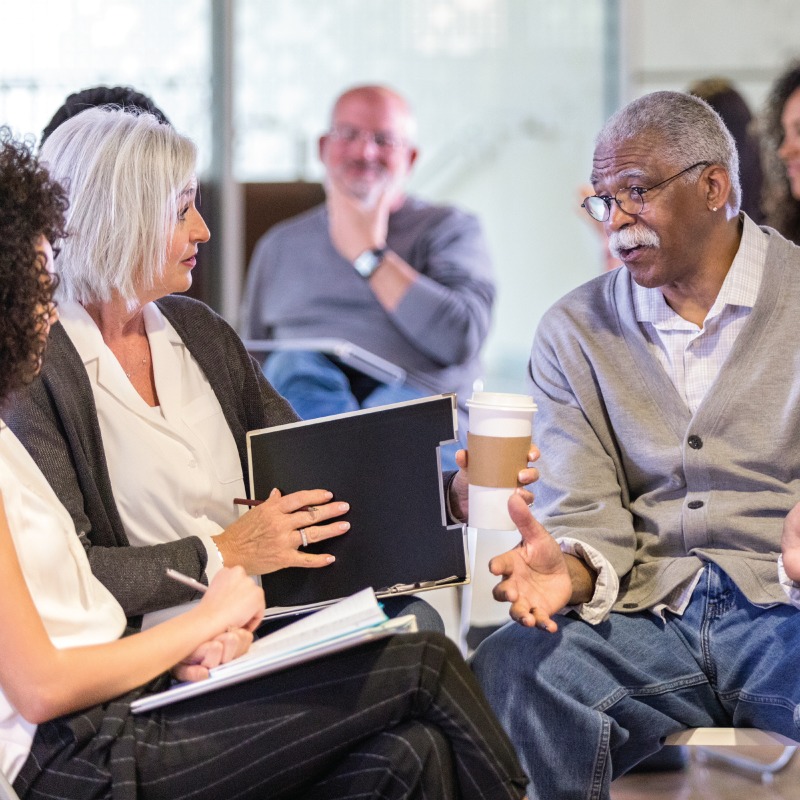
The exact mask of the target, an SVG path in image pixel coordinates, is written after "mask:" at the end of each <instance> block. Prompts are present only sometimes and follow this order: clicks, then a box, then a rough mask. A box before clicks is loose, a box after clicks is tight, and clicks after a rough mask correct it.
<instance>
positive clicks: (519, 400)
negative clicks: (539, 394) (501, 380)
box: [467, 392, 536, 411]
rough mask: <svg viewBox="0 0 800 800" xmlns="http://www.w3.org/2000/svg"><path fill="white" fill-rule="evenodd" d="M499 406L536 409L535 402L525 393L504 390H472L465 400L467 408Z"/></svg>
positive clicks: (500, 407)
mask: <svg viewBox="0 0 800 800" xmlns="http://www.w3.org/2000/svg"><path fill="white" fill-rule="evenodd" d="M470 406H475V407H476V408H499V409H505V408H507V409H525V410H528V411H536V403H534V402H533V398H532V397H531V396H530V395H527V394H510V393H505V392H473V393H472V397H470V398H469V399H468V400H467V408H469V407H470Z"/></svg>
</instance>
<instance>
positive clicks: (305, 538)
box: [297, 528, 308, 547]
mask: <svg viewBox="0 0 800 800" xmlns="http://www.w3.org/2000/svg"><path fill="white" fill-rule="evenodd" d="M297 532H298V533H299V534H300V541H301V542H302V544H301V545H300V547H308V536H306V529H305V528H298V530H297Z"/></svg>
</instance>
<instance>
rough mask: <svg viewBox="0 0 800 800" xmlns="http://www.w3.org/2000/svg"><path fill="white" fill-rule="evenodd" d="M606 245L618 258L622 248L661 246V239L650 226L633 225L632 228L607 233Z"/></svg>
mask: <svg viewBox="0 0 800 800" xmlns="http://www.w3.org/2000/svg"><path fill="white" fill-rule="evenodd" d="M608 247H609V249H610V250H611V253H612V254H613V256H614V257H615V258H620V256H621V253H622V251H623V250H632V249H633V248H634V247H661V239H660V238H659V236H658V234H657V233H656V232H655V231H652V230H650V228H645V227H644V225H635V226H634V227H633V228H623V229H622V230H620V231H611V233H609V234H608Z"/></svg>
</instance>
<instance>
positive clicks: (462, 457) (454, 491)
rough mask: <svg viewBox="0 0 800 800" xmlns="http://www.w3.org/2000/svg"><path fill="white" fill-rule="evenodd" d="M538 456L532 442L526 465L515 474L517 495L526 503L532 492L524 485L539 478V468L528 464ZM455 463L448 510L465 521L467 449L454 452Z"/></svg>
mask: <svg viewBox="0 0 800 800" xmlns="http://www.w3.org/2000/svg"><path fill="white" fill-rule="evenodd" d="M538 458H539V448H538V447H537V446H536V445H535V444H532V445H531V449H530V450H529V451H528V467H526V468H525V469H522V470H520V472H519V475H518V476H517V481H518V483H519V486H520V488H519V490H518V492H519V495H520V496H521V497H522V499H523V500H524V501H525V502H526V503H527V504H528V505H530V504H531V503H532V502H533V493H532V492H531V491H529V490H528V489H527V488H524V487H527V486H529V485H530V484H532V483H534V482H535V481H538V480H539V470H538V469H536V468H535V467H531V466H530V464H531V463H533V462H535V461H537V460H538ZM456 464H458V466H459V470H458V472H457V473H456V475H455V478H453V481H452V483H451V484H450V511H451V513H452V515H453V517H454V518H455V519H457V520H458V521H459V522H466V521H467V517H468V516H469V468H468V464H469V451H467V450H459V451H458V452H457V453H456Z"/></svg>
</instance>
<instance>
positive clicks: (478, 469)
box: [467, 392, 536, 531]
mask: <svg viewBox="0 0 800 800" xmlns="http://www.w3.org/2000/svg"><path fill="white" fill-rule="evenodd" d="M467 409H468V410H469V430H468V432H467V448H468V449H469V522H468V524H469V525H470V527H473V528H480V529H483V530H492V531H512V530H515V529H516V527H517V526H516V525H514V523H513V522H512V521H511V517H510V516H509V513H508V498H509V497H511V495H512V494H513V493H514V490H515V489H516V488H517V486H518V481H517V476H518V475H519V471H520V470H521V469H525V467H527V466H528V451H529V450H530V445H531V439H532V437H533V415H534V413H535V412H536V403H534V402H533V398H532V397H529V396H528V395H524V394H505V393H500V392H473V395H472V397H471V398H470V399H469V400H467Z"/></svg>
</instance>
